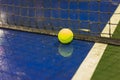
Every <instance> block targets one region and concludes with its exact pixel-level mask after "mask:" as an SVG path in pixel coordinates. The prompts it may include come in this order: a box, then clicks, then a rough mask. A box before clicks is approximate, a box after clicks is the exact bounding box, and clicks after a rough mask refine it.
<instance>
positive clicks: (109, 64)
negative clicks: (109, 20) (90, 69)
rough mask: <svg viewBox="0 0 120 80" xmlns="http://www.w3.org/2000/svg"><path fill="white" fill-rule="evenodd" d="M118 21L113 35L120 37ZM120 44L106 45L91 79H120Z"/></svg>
mask: <svg viewBox="0 0 120 80" xmlns="http://www.w3.org/2000/svg"><path fill="white" fill-rule="evenodd" d="M119 34H120V23H119V25H118V26H117V29H116V31H115V33H114V35H113V37H114V38H119V39H120V36H119ZM119 64H120V46H113V45H108V47H107V48H106V50H105V52H104V54H103V57H102V59H101V61H100V62H99V64H98V66H97V68H96V71H95V72H94V74H93V77H92V79H91V80H120V76H119V74H120V65H119Z"/></svg>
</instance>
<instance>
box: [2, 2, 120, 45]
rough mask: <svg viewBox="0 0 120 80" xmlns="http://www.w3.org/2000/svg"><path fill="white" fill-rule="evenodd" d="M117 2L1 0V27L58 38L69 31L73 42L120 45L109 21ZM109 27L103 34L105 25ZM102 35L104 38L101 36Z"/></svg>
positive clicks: (117, 4)
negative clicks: (64, 29) (60, 34)
mask: <svg viewBox="0 0 120 80" xmlns="http://www.w3.org/2000/svg"><path fill="white" fill-rule="evenodd" d="M119 3H120V1H119V0H0V27H1V28H7V29H13V30H21V31H27V32H34V33H41V34H47V35H53V36H57V33H58V31H59V30H60V29H62V28H70V29H72V31H73V32H74V34H75V39H80V40H88V41H95V42H103V43H109V44H115V45H120V40H119V39H117V38H112V37H111V36H112V25H115V26H116V25H117V24H118V22H116V23H113V22H112V21H111V20H110V18H111V16H112V15H113V14H115V15H120V12H118V13H114V11H115V10H116V8H117V7H118V6H119ZM106 25H107V26H108V28H107V30H106V31H103V30H104V27H105V26H106ZM103 35H104V36H103Z"/></svg>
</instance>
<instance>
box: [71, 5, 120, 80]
mask: <svg viewBox="0 0 120 80" xmlns="http://www.w3.org/2000/svg"><path fill="white" fill-rule="evenodd" d="M119 12H120V5H119V6H118V7H117V9H116V11H115V12H114V13H119ZM110 20H111V21H112V22H111V23H113V24H118V23H119V21H120V15H117V14H113V15H112V17H111V18H110ZM108 27H109V25H106V26H105V28H104V29H103V31H102V33H105V32H108V31H109V28H108ZM116 27H117V25H111V29H112V31H111V34H113V33H114V31H115V29H116ZM101 36H103V37H109V36H106V35H101ZM106 47H107V44H101V43H95V44H94V46H93V48H92V49H91V50H90V52H89V53H88V55H87V57H86V58H85V60H84V61H83V62H82V64H81V66H80V67H79V69H78V70H77V72H76V74H75V75H74V77H73V78H72V79H73V80H90V79H91V77H92V75H93V73H94V71H95V69H96V67H97V64H98V63H99V61H100V59H101V57H102V55H103V53H104V51H105V49H106Z"/></svg>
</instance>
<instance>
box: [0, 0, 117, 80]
mask: <svg viewBox="0 0 120 80" xmlns="http://www.w3.org/2000/svg"><path fill="white" fill-rule="evenodd" d="M5 1H7V0H1V3H7V4H13V3H14V4H15V5H19V3H20V2H21V4H23V6H25V4H26V3H25V2H26V1H27V0H13V1H10V0H8V2H5ZM17 1H18V2H17ZM32 1H33V0H30V2H29V3H27V4H28V5H29V6H31V7H33V6H37V7H40V5H32ZM40 1H46V0H38V3H39V4H40ZM48 1H49V0H48ZM50 1H51V0H50ZM52 1H57V0H52ZM61 1H62V2H61V7H62V8H67V4H68V3H67V0H61ZM36 2H37V0H36ZM44 3H45V2H44ZM56 3H57V2H56ZM95 3H97V2H96V1H93V2H92V3H90V4H91V5H94V4H95ZM76 4H78V3H77V2H75V1H74V0H73V2H71V4H70V5H71V6H70V8H71V9H76V8H80V9H83V10H86V9H87V8H88V6H87V4H88V2H87V1H85V2H84V1H83V2H81V5H80V6H79V7H78V6H76ZM104 4H110V8H111V9H110V10H111V11H112V12H114V10H115V9H116V7H117V5H115V4H112V3H109V2H108V3H107V2H106V3H104V2H101V5H104ZM46 5H47V6H46V7H49V6H48V5H49V4H47V2H46ZM85 5H86V7H84V6H85ZM44 6H45V5H44ZM53 7H57V4H56V5H53ZM97 7H98V6H97V5H95V6H93V7H92V6H91V7H90V9H91V10H97V9H98V8H97ZM17 10H18V9H16V12H17ZM105 10H108V9H107V7H105V6H103V7H101V11H105ZM8 11H10V10H8ZM22 12H23V15H25V14H26V13H25V12H24V10H23V11H22ZM33 12H34V11H33ZM33 12H32V10H31V14H29V15H30V16H32V15H33V14H34V13H33ZM48 12H49V11H48ZM55 13H56V11H55ZM55 13H54V14H53V13H52V14H53V16H54V17H57V14H55ZM71 13H72V12H71ZM16 14H17V13H16ZM63 14H65V15H63ZM94 14H95V13H94ZM94 14H92V13H91V17H90V18H89V20H91V21H95V20H98V17H97V16H98V15H94ZM21 15H22V13H21ZM66 15H67V13H66V12H64V11H61V18H68V17H67V16H66ZM111 15H112V14H111ZM33 16H34V15H33ZM44 16H49V14H46V13H45V14H44ZM87 16H88V14H87V13H81V15H80V16H79V17H80V18H81V20H86V19H87ZM100 16H101V17H102V18H101V21H103V22H105V23H106V22H107V21H108V20H109V18H110V16H107V14H105V13H104V14H100ZM18 18H19V17H18ZM77 18H78V16H77V14H74V15H71V19H77ZM9 19H10V20H12V17H9ZM8 21H9V20H8ZM24 21H25V20H24ZM9 23H10V21H9ZM17 23H18V24H19V22H17V20H16V24H17ZM11 24H12V21H11ZM23 24H24V25H26V23H23ZM60 24H61V25H63V27H64V25H65V24H63V22H61V23H59V25H60ZM28 25H29V23H28ZM31 25H32V24H31ZM92 25H93V27H91V30H93V32H94V31H97V30H96V29H97V28H95V26H96V25H95V24H92ZM104 25H105V24H103V25H100V26H101V31H102V29H103V28H104ZM81 26H83V27H85V26H86V27H87V23H86V24H81ZM71 28H74V26H73V25H72V27H71ZM93 45H94V42H86V41H80V40H73V42H72V43H71V44H68V45H63V44H61V43H60V42H59V41H58V39H57V37H53V36H48V35H41V34H35V33H27V32H20V31H13V30H6V29H0V80H70V79H71V78H72V77H73V75H74V74H75V72H76V71H77V69H78V68H79V66H80V64H81V63H82V61H83V60H84V59H85V57H86V56H87V54H88V52H89V51H90V49H91V48H92V46H93Z"/></svg>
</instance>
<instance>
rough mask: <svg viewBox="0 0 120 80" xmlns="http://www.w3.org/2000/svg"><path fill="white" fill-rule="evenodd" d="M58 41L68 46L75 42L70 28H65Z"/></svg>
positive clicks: (60, 32)
mask: <svg viewBox="0 0 120 80" xmlns="http://www.w3.org/2000/svg"><path fill="white" fill-rule="evenodd" d="M58 39H59V41H60V42H61V43H63V44H68V43H70V42H71V41H72V40H73V32H72V31H71V30H70V29H68V28H63V29H61V30H60V31H59V33H58Z"/></svg>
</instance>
